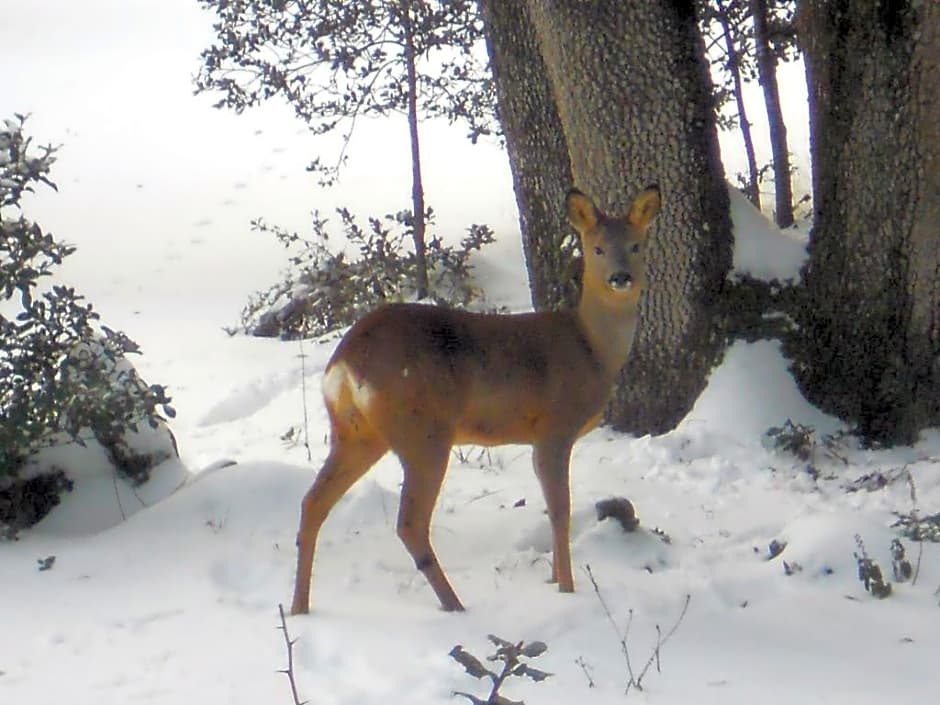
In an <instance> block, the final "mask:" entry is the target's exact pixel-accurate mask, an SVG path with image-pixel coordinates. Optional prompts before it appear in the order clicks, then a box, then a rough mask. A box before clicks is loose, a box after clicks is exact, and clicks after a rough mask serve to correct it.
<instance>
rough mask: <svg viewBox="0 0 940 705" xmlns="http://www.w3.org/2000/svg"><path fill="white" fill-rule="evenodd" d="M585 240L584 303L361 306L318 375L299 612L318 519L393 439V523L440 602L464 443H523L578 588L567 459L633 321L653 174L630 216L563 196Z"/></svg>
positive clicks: (597, 416) (556, 558) (565, 580)
mask: <svg viewBox="0 0 940 705" xmlns="http://www.w3.org/2000/svg"><path fill="white" fill-rule="evenodd" d="M565 206H566V210H567V217H568V220H569V222H570V223H571V225H572V226H573V227H574V229H575V230H576V231H577V233H578V235H579V237H580V241H581V248H582V252H583V272H582V282H581V283H582V286H581V296H580V299H579V302H578V304H577V306H576V307H573V308H568V309H561V310H557V311H548V310H546V311H535V312H528V313H517V314H499V313H473V312H468V311H461V310H454V309H449V308H445V307H442V306H433V305H426V304H420V303H393V304H387V305H384V306H382V307H380V308H377V309H375V310H373V311H372V312H371V313H369V314H366V315H365V316H364V317H363V318H361V319H360V320H359V321H358V322H357V323H356V324H355V325H353V326H352V327H351V328H350V329H349V331H348V332H347V333H346V335H345V336H344V337H343V338H342V340H341V341H340V342H339V344H338V345H337V347H336V349H335V351H334V353H333V355H332V357H331V358H330V361H329V363H328V364H327V366H326V369H325V372H324V376H323V385H322V387H323V398H324V402H325V405H326V410H327V414H328V417H329V422H330V450H329V454H328V456H327V458H326V461H325V462H324V464H323V466H322V468H321V470H320V472H319V473H318V474H317V476H316V478H315V481H314V482H313V485H312V486H311V487H310V489H309V491H308V492H307V493H306V494H305V495H304V498H303V501H302V503H301V519H300V528H299V530H298V533H297V549H298V551H297V573H296V582H295V584H294V596H293V602H292V604H291V613H292V614H295V615H296V614H306V613H308V612H309V609H310V583H311V579H312V572H313V562H314V552H315V549H316V544H317V537H318V535H319V532H320V528H321V526H322V525H323V523H324V521H325V520H326V518H327V516H328V515H329V513H330V511H331V510H332V508H333V507H334V505H335V504H336V503H337V501H339V499H340V498H341V497H342V496H343V495H344V494H345V493H346V492H347V491H348V490H349V489H350V488H351V487H352V486H353V484H354V483H355V482H356V481H357V480H358V479H359V478H360V477H362V476H363V475H364V474H365V473H366V472H367V471H368V470H369V469H370V468H371V467H372V466H373V465H374V464H375V463H376V462H377V461H378V460H379V459H380V458H382V457H383V456H384V455H385V454H386V453H387V452H388V451H389V450H391V451H392V452H393V453H394V454H395V455H397V456H398V459H399V461H400V463H401V466H402V470H403V479H402V486H401V502H400V505H399V511H398V519H397V533H398V537H399V538H400V539H401V541H402V543H403V544H404V546H405V548H406V549H407V551H408V552H409V553H410V554H411V557H412V558H413V559H414V563H415V567H416V568H417V570H419V571H420V572H422V573H423V574H424V576H425V578H426V579H427V582H428V583H429V584H430V586H431V588H432V589H433V590H434V593H435V594H436V596H437V599H438V600H439V601H440V604H441V607H442V608H443V609H444V610H445V611H462V610H463V609H464V606H463V604H462V603H461V601H460V599H459V598H458V597H457V593H456V592H454V589H453V587H452V586H451V584H450V582H449V581H448V579H447V576H446V575H445V574H444V570H443V569H442V567H441V565H440V563H439V562H438V559H437V556H436V554H435V552H434V548H433V547H432V545H431V536H430V532H431V516H432V514H433V511H434V507H435V504H436V503H437V498H438V495H439V493H440V491H441V487H442V485H443V482H444V476H445V474H446V471H447V465H448V460H449V457H450V452H451V448H452V447H453V446H454V445H457V444H476V445H482V446H495V445H505V444H527V445H531V446H532V449H533V453H532V457H533V466H534V469H535V474H536V476H537V478H538V481H539V485H540V487H541V490H542V494H543V496H544V499H545V504H546V507H547V513H548V519H549V522H550V525H551V531H552V570H551V579H550V581H549V582H552V583H557V586H558V589H559V591H560V592H563V593H570V592H574V576H573V574H572V569H571V549H570V514H571V497H570V481H569V462H570V459H571V452H572V447H573V446H574V443H575V441H576V440H577V439H578V438H580V437H581V436H583V435H584V434H585V433H587V432H588V431H590V430H591V429H593V428H594V427H595V426H597V425H598V424H599V423H600V421H601V419H602V417H603V414H604V409H605V407H606V405H607V402H608V400H609V397H610V394H611V391H612V389H613V385H614V382H615V380H616V378H617V376H618V375H619V373H620V369H621V368H622V367H623V365H624V364H625V362H626V360H627V356H628V354H629V352H630V348H631V347H632V344H633V339H634V335H635V333H636V329H637V321H638V305H639V301H640V295H641V293H642V292H643V290H644V288H645V287H646V285H647V277H646V271H645V268H646V267H645V247H646V241H647V230H648V227H649V225H650V222H651V221H652V220H653V219H654V217H655V216H656V214H657V213H658V212H659V208H660V192H659V188H658V187H657V186H649V187H647V188H646V189H645V190H644V191H643V192H642V193H640V194H639V195H638V196H637V197H636V199H635V200H634V201H633V203H632V205H631V206H630V209H629V211H628V212H627V214H626V215H625V216H622V217H610V216H608V215H606V214H605V213H603V212H602V211H601V210H600V209H599V208H598V207H597V206H596V205H595V203H594V201H593V200H591V199H590V198H589V197H588V196H586V195H585V194H584V193H582V192H581V191H578V190H577V189H572V190H571V191H570V192H569V193H568V195H567V197H566V199H565Z"/></svg>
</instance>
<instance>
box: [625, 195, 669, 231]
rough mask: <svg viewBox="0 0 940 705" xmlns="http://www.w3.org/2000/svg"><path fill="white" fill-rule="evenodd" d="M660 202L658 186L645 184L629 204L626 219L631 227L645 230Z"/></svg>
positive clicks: (656, 211)
mask: <svg viewBox="0 0 940 705" xmlns="http://www.w3.org/2000/svg"><path fill="white" fill-rule="evenodd" d="M660 203H661V199H660V196H659V186H655V185H654V186H647V187H646V189H644V191H643V193H641V194H640V195H639V196H637V197H636V200H635V201H634V202H633V205H632V206H630V212H629V213H627V220H629V221H630V224H631V225H632V226H633V227H635V228H638V229H640V230H646V228H647V226H649V224H650V223H651V222H652V221H653V218H655V217H656V214H657V213H659V206H660Z"/></svg>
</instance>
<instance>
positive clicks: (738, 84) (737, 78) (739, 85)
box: [716, 0, 760, 210]
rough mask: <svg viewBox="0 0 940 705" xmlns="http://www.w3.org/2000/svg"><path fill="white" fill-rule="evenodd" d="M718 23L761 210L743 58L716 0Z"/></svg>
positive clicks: (751, 190) (751, 191)
mask: <svg viewBox="0 0 940 705" xmlns="http://www.w3.org/2000/svg"><path fill="white" fill-rule="evenodd" d="M716 5H717V7H718V23H719V24H720V25H721V33H722V35H723V36H724V39H725V51H726V53H727V55H728V71H729V72H730V73H731V80H732V82H733V83H734V100H735V103H736V104H737V106H738V121H739V122H740V123H741V137H742V138H743V139H744V153H745V155H746V156H747V173H748V181H747V188H748V195H747V197H748V198H749V199H750V201H751V203H753V204H754V207H755V208H757V210H760V179H759V178H758V174H757V156H756V155H755V153H754V140H753V138H752V136H751V123H750V121H749V120H748V119H747V107H746V106H745V105H744V82H743V81H742V80H741V59H740V54H739V53H738V49H737V47H736V46H735V44H734V38H733V36H732V34H731V24H730V22H729V20H728V15H727V12H726V10H725V7H724V4H723V3H722V2H721V0H716Z"/></svg>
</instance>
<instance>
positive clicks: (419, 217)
mask: <svg viewBox="0 0 940 705" xmlns="http://www.w3.org/2000/svg"><path fill="white" fill-rule="evenodd" d="M404 29H405V64H406V66H407V73H408V132H409V135H410V137H411V179H412V186H411V207H412V219H413V222H412V238H413V240H414V246H415V263H416V264H417V270H418V271H417V272H416V273H415V296H417V298H418V299H424V298H427V296H428V260H427V252H426V247H425V230H426V227H427V223H426V221H425V208H424V186H423V184H422V183H421V147H420V143H419V141H418V75H417V68H416V66H415V62H416V60H417V59H416V57H415V46H414V35H413V32H412V17H411V6H410V4H406V6H405V8H404Z"/></svg>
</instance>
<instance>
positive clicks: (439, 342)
mask: <svg viewBox="0 0 940 705" xmlns="http://www.w3.org/2000/svg"><path fill="white" fill-rule="evenodd" d="M336 368H342V369H343V371H344V372H345V377H346V378H348V380H349V382H348V383H349V384H351V385H353V386H354V387H355V390H357V391H358V392H360V393H359V394H358V395H357V394H355V393H353V395H352V397H353V398H356V399H358V400H360V401H359V402H358V403H359V405H360V406H361V407H366V408H361V409H360V411H362V412H363V414H364V415H365V416H366V418H367V419H369V420H370V422H371V423H372V424H373V425H374V426H376V427H377V428H378V427H380V426H381V425H382V424H387V423H400V422H402V420H403V419H405V420H407V419H409V418H412V419H425V418H434V419H439V420H442V421H443V422H445V423H447V424H449V425H450V426H451V427H452V428H453V429H454V431H455V432H456V441H457V442H471V443H479V444H483V445H495V444H501V443H526V442H532V441H533V440H535V439H536V438H537V437H539V436H542V435H545V434H550V433H559V432H570V433H572V434H576V433H578V432H579V431H581V430H582V427H584V426H585V425H586V424H588V422H589V421H590V420H591V419H592V418H593V417H595V416H596V415H598V414H599V413H600V411H601V410H602V409H603V406H604V404H605V402H606V400H607V396H608V393H609V390H610V385H611V383H612V380H611V379H610V378H609V376H608V375H607V374H606V373H604V371H603V369H602V367H601V365H600V364H599V362H598V361H597V359H596V358H595V356H594V354H593V353H592V351H591V348H590V346H589V345H588V343H587V341H586V339H585V337H584V335H583V334H582V332H581V330H580V328H579V326H578V323H577V318H576V316H575V314H574V312H571V311H562V312H536V313H526V314H516V315H495V314H477V313H469V312H464V311H455V310H451V309H445V308H441V307H436V306H425V305H420V304H393V305H389V306H385V307H382V308H380V309H377V310H376V311H373V312H372V313H370V314H369V315H367V316H365V317H364V318H363V319H362V320H360V321H359V322H358V323H357V324H356V325H355V326H353V327H352V328H351V329H350V331H349V332H348V333H347V334H346V336H345V337H344V338H343V340H342V341H341V342H340V344H339V346H338V347H337V349H336V352H335V353H334V355H333V359H332V360H331V361H330V365H329V366H328V369H327V379H328V380H329V379H330V376H331V372H332V374H335V371H334V370H335V369H336ZM333 396H334V397H335V395H333ZM330 397H331V394H330V392H329V390H327V401H328V403H329V402H330V401H331V399H330ZM379 430H381V429H379Z"/></svg>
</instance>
